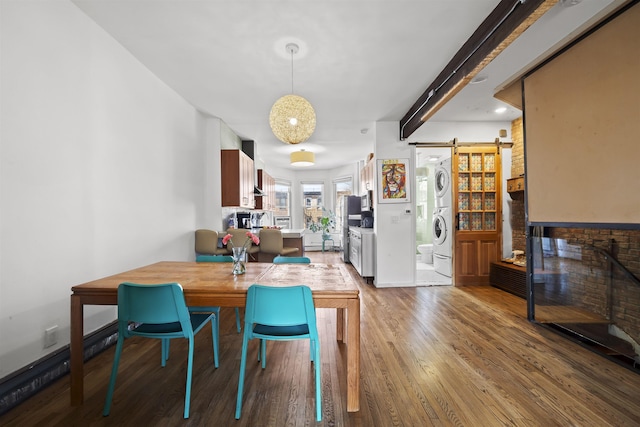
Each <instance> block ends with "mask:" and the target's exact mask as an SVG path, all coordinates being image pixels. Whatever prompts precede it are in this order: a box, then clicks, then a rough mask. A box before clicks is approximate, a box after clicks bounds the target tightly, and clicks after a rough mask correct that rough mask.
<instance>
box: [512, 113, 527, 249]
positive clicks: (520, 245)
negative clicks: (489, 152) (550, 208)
mask: <svg viewBox="0 0 640 427" xmlns="http://www.w3.org/2000/svg"><path fill="white" fill-rule="evenodd" d="M511 140H512V141H513V147H512V148H511V176H510V177H509V178H515V177H517V176H520V175H522V174H524V138H523V127H522V118H519V119H516V120H514V121H513V122H511ZM511 198H512V199H513V201H512V202H511V218H510V220H511V240H512V243H511V247H512V248H513V249H517V250H521V251H524V250H525V249H526V247H527V244H526V241H527V239H526V225H525V222H524V191H520V192H516V193H511Z"/></svg>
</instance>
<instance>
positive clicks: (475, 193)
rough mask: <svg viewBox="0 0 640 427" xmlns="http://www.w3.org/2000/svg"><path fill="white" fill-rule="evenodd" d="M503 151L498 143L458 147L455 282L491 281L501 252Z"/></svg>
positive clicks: (455, 164)
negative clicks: (500, 153) (491, 145)
mask: <svg viewBox="0 0 640 427" xmlns="http://www.w3.org/2000/svg"><path fill="white" fill-rule="evenodd" d="M500 169H501V162H500V155H499V152H498V149H497V148H496V147H458V148H457V151H456V154H455V156H454V164H453V183H454V190H455V191H454V207H455V210H454V213H455V220H454V221H455V228H456V232H455V254H454V262H455V269H454V275H455V276H454V277H455V282H454V283H455V285H456V286H466V285H488V284H489V266H490V264H491V262H493V261H496V260H499V259H500V258H501V253H502V210H501V206H502V201H501V198H500V181H501V178H500Z"/></svg>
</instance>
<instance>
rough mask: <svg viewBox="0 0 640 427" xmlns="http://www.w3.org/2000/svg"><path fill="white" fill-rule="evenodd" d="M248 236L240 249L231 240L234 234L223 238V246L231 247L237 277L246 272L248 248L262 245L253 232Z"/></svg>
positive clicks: (248, 232) (248, 233)
mask: <svg viewBox="0 0 640 427" xmlns="http://www.w3.org/2000/svg"><path fill="white" fill-rule="evenodd" d="M246 236H247V238H246V240H245V241H244V243H243V244H242V246H240V247H235V246H233V240H231V239H232V237H233V235H232V234H227V235H226V236H224V237H223V238H222V244H223V245H225V246H226V245H227V244H230V245H231V257H232V258H233V274H235V275H238V274H244V273H245V272H246V266H245V262H246V261H247V248H249V246H251V244H252V243H254V244H256V245H259V244H260V238H259V237H258V236H257V235H255V234H253V233H252V232H250V231H247V233H246Z"/></svg>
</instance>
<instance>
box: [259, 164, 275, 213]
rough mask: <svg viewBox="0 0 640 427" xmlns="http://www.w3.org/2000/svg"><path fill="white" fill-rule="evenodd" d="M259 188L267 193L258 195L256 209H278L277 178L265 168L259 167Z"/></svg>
mask: <svg viewBox="0 0 640 427" xmlns="http://www.w3.org/2000/svg"><path fill="white" fill-rule="evenodd" d="M258 188H259V189H261V190H262V192H263V193H264V194H265V195H264V196H262V197H256V209H263V210H265V211H274V210H275V209H276V180H275V178H273V177H272V176H271V175H269V174H268V173H266V172H265V171H264V170H263V169H258Z"/></svg>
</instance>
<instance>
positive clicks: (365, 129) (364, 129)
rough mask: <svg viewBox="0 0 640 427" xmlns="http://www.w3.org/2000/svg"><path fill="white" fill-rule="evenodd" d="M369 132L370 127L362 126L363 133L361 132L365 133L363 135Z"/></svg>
mask: <svg viewBox="0 0 640 427" xmlns="http://www.w3.org/2000/svg"><path fill="white" fill-rule="evenodd" d="M367 132H369V129H368V128H362V129H360V133H361V134H363V135H365V134H366V133H367Z"/></svg>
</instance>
